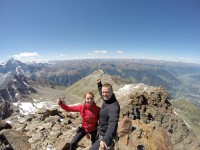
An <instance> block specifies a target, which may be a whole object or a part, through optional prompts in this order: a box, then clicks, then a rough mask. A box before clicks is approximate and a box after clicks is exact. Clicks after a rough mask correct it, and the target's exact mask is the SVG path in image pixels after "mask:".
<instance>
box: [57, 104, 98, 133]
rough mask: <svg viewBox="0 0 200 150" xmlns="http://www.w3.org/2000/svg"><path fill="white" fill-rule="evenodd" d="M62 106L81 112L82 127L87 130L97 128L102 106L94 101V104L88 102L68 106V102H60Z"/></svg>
mask: <svg viewBox="0 0 200 150" xmlns="http://www.w3.org/2000/svg"><path fill="white" fill-rule="evenodd" d="M60 107H61V108H62V109H64V110H65V111H68V112H80V115H81V117H82V128H83V129H84V130H85V131H86V132H91V131H95V130H97V125H98V120H99V112H100V107H98V106H97V105H96V103H95V102H94V103H93V104H92V105H89V104H87V103H84V104H80V105H74V106H68V105H66V104H63V103H62V104H60Z"/></svg>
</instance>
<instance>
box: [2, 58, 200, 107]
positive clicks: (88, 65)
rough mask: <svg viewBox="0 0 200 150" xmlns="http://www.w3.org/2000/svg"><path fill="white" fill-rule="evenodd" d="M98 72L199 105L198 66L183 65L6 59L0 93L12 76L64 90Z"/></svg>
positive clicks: (171, 63)
mask: <svg viewBox="0 0 200 150" xmlns="http://www.w3.org/2000/svg"><path fill="white" fill-rule="evenodd" d="M98 69H101V70H104V71H105V72H107V73H108V74H110V75H112V76H119V77H121V78H123V79H125V80H127V82H129V83H144V84H147V85H150V86H163V87H164V88H165V89H166V90H167V91H168V92H169V95H170V97H171V98H179V99H187V100H189V101H192V102H194V103H195V104H197V105H200V64H192V63H183V62H168V61H155V60H154V61H153V60H139V59H129V60H124V59H113V60H103V59H96V60H95V59H94V60H91V59H88V60H87V59H86V60H65V61H51V62H49V63H23V62H20V61H18V60H15V59H10V60H8V61H7V62H5V63H4V64H1V65H0V77H1V81H0V89H6V86H7V85H8V83H9V82H10V81H11V80H12V78H13V77H14V75H23V76H25V77H27V78H28V79H30V80H39V79H40V80H45V82H46V81H48V82H51V83H52V84H54V85H62V86H66V87H68V86H71V85H72V84H74V83H75V82H77V81H79V80H80V79H82V78H83V77H86V76H87V75H89V74H91V73H92V72H94V71H95V70H98Z"/></svg>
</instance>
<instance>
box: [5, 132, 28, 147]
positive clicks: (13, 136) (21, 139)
mask: <svg viewBox="0 0 200 150" xmlns="http://www.w3.org/2000/svg"><path fill="white" fill-rule="evenodd" d="M2 136H3V137H4V138H5V139H6V140H7V141H8V143H9V144H10V145H11V147H12V149H14V150H25V149H26V150H30V148H31V145H30V144H29V143H28V137H27V136H26V135H25V134H24V133H23V132H19V131H14V130H4V131H3V134H2Z"/></svg>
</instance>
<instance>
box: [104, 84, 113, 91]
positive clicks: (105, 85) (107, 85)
mask: <svg viewBox="0 0 200 150" xmlns="http://www.w3.org/2000/svg"><path fill="white" fill-rule="evenodd" d="M102 87H109V88H110V89H111V90H112V91H113V88H112V85H111V84H110V83H104V84H103V86H102Z"/></svg>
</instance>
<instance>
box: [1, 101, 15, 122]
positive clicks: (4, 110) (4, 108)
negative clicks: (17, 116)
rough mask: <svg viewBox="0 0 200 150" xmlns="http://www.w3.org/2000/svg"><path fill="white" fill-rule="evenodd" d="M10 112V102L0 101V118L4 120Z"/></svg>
mask: <svg viewBox="0 0 200 150" xmlns="http://www.w3.org/2000/svg"><path fill="white" fill-rule="evenodd" d="M11 113H12V110H11V108H10V102H6V101H1V100H0V118H2V119H4V118H7V117H9V116H10V114H11Z"/></svg>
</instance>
